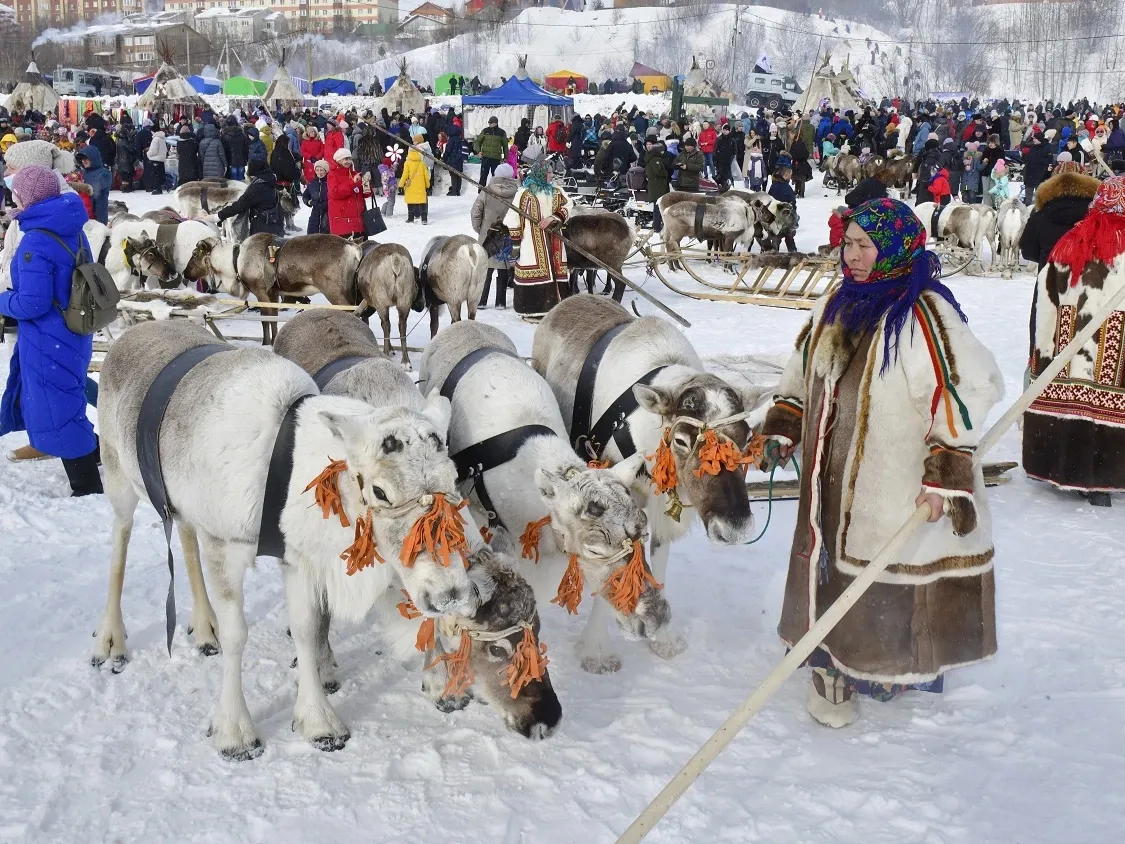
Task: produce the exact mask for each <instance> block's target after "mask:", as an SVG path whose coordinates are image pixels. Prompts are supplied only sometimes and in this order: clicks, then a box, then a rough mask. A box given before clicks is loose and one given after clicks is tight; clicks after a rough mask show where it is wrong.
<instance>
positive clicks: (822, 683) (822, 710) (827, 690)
mask: <svg viewBox="0 0 1125 844" xmlns="http://www.w3.org/2000/svg"><path fill="white" fill-rule="evenodd" d="M808 708H809V715H811V716H812V717H813V718H814V719H815V720H816V721H817V722H818V723H821V724H823V725H824V726H826V727H832V728H834V729H839V728H840V727H846V726H848V725H849V724H852V723H854V722H855V719H856V718H858V717H859V702H858V701H857V700H856V698H855V694H854V693H853V692H852V691H851V690H850V689H848V688H847V686H846V685H845V684H844V678H843V677H840V676H836V677H829V676H828V672H827V671H826V670H825V669H823V668H814V669H813V674H812V682H811V683H810V684H809V699H808Z"/></svg>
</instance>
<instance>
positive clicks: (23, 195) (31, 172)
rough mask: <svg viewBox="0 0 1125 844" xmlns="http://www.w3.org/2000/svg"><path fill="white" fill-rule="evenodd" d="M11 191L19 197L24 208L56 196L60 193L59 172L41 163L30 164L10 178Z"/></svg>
mask: <svg viewBox="0 0 1125 844" xmlns="http://www.w3.org/2000/svg"><path fill="white" fill-rule="evenodd" d="M12 193H14V194H15V195H16V196H18V197H19V199H20V202H22V203H23V207H24V208H27V207H28V206H30V205H34V204H35V203H36V202H40V201H41V200H44V199H50V198H51V197H52V196H58V195H59V193H61V186H60V185H59V174H58V173H56V172H55V171H54V170H52V169H50V168H49V167H44V166H43V165H41V164H31V165H29V166H27V167H24V168H22V169H21V170H20V171H19V172H18V173H16V175H15V177H14V178H13V179H12Z"/></svg>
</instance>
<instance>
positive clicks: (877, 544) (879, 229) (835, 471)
mask: <svg viewBox="0 0 1125 844" xmlns="http://www.w3.org/2000/svg"><path fill="white" fill-rule="evenodd" d="M843 274H844V280H843V282H842V284H841V286H840V288H839V289H838V290H836V291H835V292H833V293H831V294H829V295H828V296H826V297H824V298H823V299H821V300H820V301H819V302H818V303H817V304H816V306H815V307H814V309H813V313H812V317H811V319H810V322H809V323H808V325H806V327H805V328H804V330H802V332H801V333H800V335H799V336H798V338H797V343H796V349H795V351H794V353H793V356H792V357H791V359H790V361H789V363H788V365H787V367H786V369H785V372H784V374H783V376H782V380H781V383H780V386H779V388H778V390H779V393H778V396H777V398H776V403H775V405H774V406H773V407H772V408H771V409H770V411H769V413H768V415H767V417H766V421H765V424H764V427H763V431H762V433H763V434H765V435H766V436H767V437H768V438H769V440H771V441H772V444H771V445H770V446H768V447H767V455H768V457H767V464H768V463H772V462H774V461H777V460H781V461H784V460H787V459H788V458H789V457H790V456H791V455H793V454H794V453H795V452H797V451H798V450H800V453H801V460H800V466H801V490H800V501H799V505H798V511H797V527H796V531H795V532H794V536H793V545H792V550H791V554H790V560H789V574H788V579H787V582H786V587H785V597H784V601H783V606H782V612H781V622H780V624H779V626H778V632H779V634H780V636H781V638H782V640H783V641H785V643H786V644H787V645H788V646H790V647H792V646H793V645H794V644H795V643H796V642H797V641H798V640H799V639H800V638H801V637H802V636H803V635H804V634H805V633H806V632H807V631H808V630H809V628H810V627H811V626H812V625H813V623H814V622H815V621H816V620H817V618H818V617H819V616H820V615H821V614H823V613H824V612H825V611H826V609H827V608H828V607H829V606H830V605H831V604H832V603H833V602H834V601H835V600H836V599H837V598H838V597H839V596H840V595H841V593H842V592H843V591H844V590H845V589H846V588H847V587H848V585H849V584H850V583H851V582H852V581H853V580H854V579H855V578H856V577H857V576H858V575H859V574H860V573H862V572H863V570H864V567H865V566H866V565H867V564H868V563H869V562H870V561H871V560H872V559H874V557H875V556H876V554H877V553H878V552H879V550H880V549H881V548H883V547H884V546H885V545H886V544H887V542H888V540H890V539H891V537H892V536H893V535H894V534H895V533H896V531H898V529H899V528H900V526H901V525H902V524H903V523H904V522H905V521H907V519H909V518H910V517H911V515H912V514H913V513H914V512H915V510H916V509H917V508H918V507H919V506H920V505H921V504H923V503H925V504H928V505H929V507H930V512H931V518H930V522H931V523H930V524H926V525H924V526H923V527H922V528H921V529H920V530H918V531H917V533H915V534H914V535H913V536H912V537H911V538H910V540H909V542H908V543H907V544H906V545H905V547H904V548H903V550H902V551H901V552H899V554H898V555H897V558H896V560H895V561H894V562H893V563H892V564H891V565H890V566H889V567H888V568H887V569H886V571H885V572H884V573H883V574H882V575H880V576H879V577H878V578H877V579H876V582H875V583H874V584H873V585H872V586H871V588H870V590H869V591H868V592H867V593H866V594H865V595H863V597H862V598H861V599H860V600H859V601H858V602H857V603H856V605H855V606H854V607H853V608H852V609H851V610H850V611H849V612H848V613H847V615H845V616H844V618H843V619H842V620H841V621H840V623H839V624H838V625H837V626H836V627H835V629H833V630H832V631H831V632H830V633H829V634H828V635H827V637H826V638H825V639H824V641H823V642H822V643H821V645H820V646H819V647H818V648H817V649H815V650H814V651H813V652H812V654H811V655H810V657H809V659H808V662H807V664H808V665H809V666H810V667H811V668H812V669H813V675H812V681H811V687H810V689H809V696H808V709H809V713H810V714H811V715H812V716H813V718H815V719H816V720H817V721H819V722H820V723H822V724H825V725H827V726H831V727H843V726H846V725H848V724H850V723H852V722H853V721H855V719H856V718H857V717H858V714H859V712H858V705H857V700H856V696H857V695H863V696H868V697H871V698H874V699H876V700H881V701H885V700H889V699H891V698H892V697H894V696H896V695H898V694H900V693H902V692H904V691H907V690H910V689H916V690H921V691H933V692H939V691H941V689H942V683H943V675H944V674H945V672H946V671H948V670H949V669H951V668H956V667H960V666H963V665H970V664H972V663H975V662H979V661H981V660H984V659H987V658H988V657H990V656H992V655H993V654H994V653H995V652H996V620H995V606H994V582H993V570H992V557H993V546H992V531H991V520H990V517H989V511H988V506H987V502H986V500H985V489H984V479H983V476H982V474H981V470H980V468H979V467H974V465H973V453H974V449H975V447H976V445H977V443H978V442H979V440H980V437H981V434H982V433H983V429H984V421H985V418H986V417H987V415H988V412H989V409H990V408H991V407H992V406H993V405H994V404H995V403H996V402H997V401H999V399H1000V398H1001V397H1002V395H1003V381H1002V378H1001V375H1000V371H999V369H998V368H997V365H996V361H995V360H994V359H993V356H992V354H991V353H990V352H989V351H988V349H986V348H985V347H984V345H983V344H982V343H981V342H980V341H979V340H978V339H977V338H976V336H974V334H973V333H972V331H971V330H970V329H969V327H968V324H967V320H966V318H965V316H964V314H963V313H962V312H961V308H960V306H959V305H958V303H957V300H956V299H955V298H954V296H953V293H952V292H951V291H950V290H949V289H948V288H947V287H945V285H943V284H942V283H941V281H940V264H939V262H938V258H937V256H936V255H935V254H934V253H933V252H931V251H929V250H927V249H926V231H925V228H924V227H923V226H922V224H921V223H920V222H919V221H918V219H917V218H916V217H915V216H914V213H913V212H912V211H911V209H910V208H909V206H907V205H905V204H904V203H902V202H899V201H898V200H894V199H889V198H886V197H882V198H878V199H873V200H870V201H868V202H865V203H863V204H862V205H860V206H858V207H857V208H856V209H855V210H854V211H852V212H851V213H850V214H849V215H848V217H847V219H846V228H845V234H844V249H843Z"/></svg>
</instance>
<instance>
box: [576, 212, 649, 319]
mask: <svg viewBox="0 0 1125 844" xmlns="http://www.w3.org/2000/svg"><path fill="white" fill-rule="evenodd" d="M563 234H564V235H565V236H566V238H567V239H568V240H571V241H573V242H574V243H576V244H577V245H578V246H580V247H582V248H583V249H585V250H586V251H587V252H589V253H590V254H591V255H594V256H595V257H597V258H598V259H600V260H601V262H602V263H603V264H605V265H606V266H607V267H610V268H612V269H614V270H616V271H617V272H618V273H620V272H621V266H622V264H624V263H625V259H626V258H627V257H628V255H629V250H630V249H631V248H632V247H633V239H634V237H635V234H634V232H633V227H632V226H631V225H629V221H628V220H626V219H625V218H624V217H622V216H621V215H620V214H615V213H613V212H612V211H606V210H605V209H604V208H581V209H579V208H576V209H575V210H574V212H573V213H572V214H571V215H570V217H569V218H567V221H566V225H564V226H563ZM566 263H567V266H568V267H569V269H570V289H571V292H573V293H577V292H578V275H579V273H581V272H583V271H584V272H585V275H586V292H587V293H593V292H594V285H595V284H596V283H597V280H598V270H600V269H601V267H599V266H598V265H597V264H595V263H594V262H593V261H591V260H590V259H589V258H587V257H586V256H585V255H583V254H582V253H581V252H579V251H578V250H576V249H569V248H568V249H567V251H566ZM610 281H611V279H610V277H609V275H608V274H607V275H606V280H605V290H604V291H603V293H609V285H610ZM624 295H625V284H624V283H623V282H620V281H616V280H614V281H613V299H614V301H616V302H620V301H621V299H622V297H623V296H624Z"/></svg>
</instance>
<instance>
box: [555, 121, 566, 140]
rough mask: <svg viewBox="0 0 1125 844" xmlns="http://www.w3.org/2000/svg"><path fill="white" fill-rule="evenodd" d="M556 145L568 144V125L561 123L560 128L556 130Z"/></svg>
mask: <svg viewBox="0 0 1125 844" xmlns="http://www.w3.org/2000/svg"><path fill="white" fill-rule="evenodd" d="M555 143H556V144H565V143H566V124H564V123H560V124H559V128H558V129H556V130H555Z"/></svg>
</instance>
